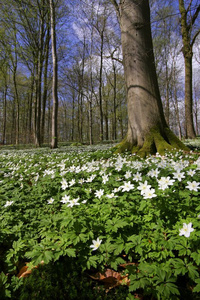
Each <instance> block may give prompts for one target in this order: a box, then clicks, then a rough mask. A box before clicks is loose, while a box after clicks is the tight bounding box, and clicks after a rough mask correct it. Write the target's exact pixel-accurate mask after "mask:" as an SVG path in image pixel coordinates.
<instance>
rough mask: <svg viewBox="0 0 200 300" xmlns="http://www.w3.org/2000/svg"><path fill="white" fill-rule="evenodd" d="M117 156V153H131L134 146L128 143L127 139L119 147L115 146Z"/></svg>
mask: <svg viewBox="0 0 200 300" xmlns="http://www.w3.org/2000/svg"><path fill="white" fill-rule="evenodd" d="M115 148H116V150H115V152H114V153H115V154H116V153H123V152H125V151H131V150H132V148H133V145H132V144H131V143H130V142H128V141H127V138H126V137H125V138H124V139H123V140H122V141H121V142H120V143H119V144H118V145H117V146H115Z"/></svg>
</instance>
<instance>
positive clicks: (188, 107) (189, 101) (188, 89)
mask: <svg viewBox="0 0 200 300" xmlns="http://www.w3.org/2000/svg"><path fill="white" fill-rule="evenodd" d="M184 60H185V129H186V138H191V139H192V138H195V137H196V134H195V130H194V122H193V95H192V55H189V56H187V55H185V56H184Z"/></svg>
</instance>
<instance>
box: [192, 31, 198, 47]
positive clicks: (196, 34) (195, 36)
mask: <svg viewBox="0 0 200 300" xmlns="http://www.w3.org/2000/svg"><path fill="white" fill-rule="evenodd" d="M199 34H200V29H199V30H198V31H197V32H196V33H195V35H194V36H193V39H192V42H191V46H193V45H194V43H195V41H196V38H197V37H198V35H199Z"/></svg>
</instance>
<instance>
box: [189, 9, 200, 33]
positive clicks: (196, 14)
mask: <svg viewBox="0 0 200 300" xmlns="http://www.w3.org/2000/svg"><path fill="white" fill-rule="evenodd" d="M199 12H200V4H199V6H198V7H197V9H196V11H195V13H194V15H193V17H192V20H191V22H190V24H189V28H191V27H192V25H194V22H195V21H196V19H197V17H198V15H199Z"/></svg>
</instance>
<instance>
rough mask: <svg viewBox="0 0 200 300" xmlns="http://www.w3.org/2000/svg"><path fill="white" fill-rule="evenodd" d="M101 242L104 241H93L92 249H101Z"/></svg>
mask: <svg viewBox="0 0 200 300" xmlns="http://www.w3.org/2000/svg"><path fill="white" fill-rule="evenodd" d="M101 242H102V240H100V239H99V238H97V240H96V241H95V240H93V241H92V243H93V244H92V245H90V248H92V251H94V250H97V249H98V248H99V247H100V245H101Z"/></svg>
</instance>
